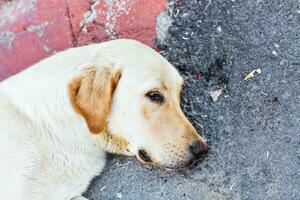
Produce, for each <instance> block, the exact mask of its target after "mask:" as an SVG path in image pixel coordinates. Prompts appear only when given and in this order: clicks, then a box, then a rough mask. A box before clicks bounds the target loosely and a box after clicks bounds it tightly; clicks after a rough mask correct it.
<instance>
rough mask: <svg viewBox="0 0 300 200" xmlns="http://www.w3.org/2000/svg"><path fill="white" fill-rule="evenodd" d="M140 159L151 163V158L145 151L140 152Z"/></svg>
mask: <svg viewBox="0 0 300 200" xmlns="http://www.w3.org/2000/svg"><path fill="white" fill-rule="evenodd" d="M139 157H140V158H141V159H142V160H143V161H145V162H151V158H150V156H149V155H148V154H147V152H146V151H145V150H139Z"/></svg>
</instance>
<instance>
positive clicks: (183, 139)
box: [0, 39, 208, 200]
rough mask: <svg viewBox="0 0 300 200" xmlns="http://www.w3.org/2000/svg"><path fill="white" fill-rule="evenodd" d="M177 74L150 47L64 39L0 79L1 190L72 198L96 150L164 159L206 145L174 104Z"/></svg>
mask: <svg viewBox="0 0 300 200" xmlns="http://www.w3.org/2000/svg"><path fill="white" fill-rule="evenodd" d="M182 85H183V79H182V78H181V77H180V75H179V73H178V72H177V71H176V70H175V68H174V67H173V66H172V65H171V64H170V63H169V62H167V61H166V60H165V59H164V58H163V57H162V56H160V55H159V54H158V53H156V52H155V51H153V50H152V49H151V48H149V47H147V46H145V45H143V44H141V43H139V42H136V41H133V40H126V39H122V40H114V41H110V42H104V43H101V44H93V45H88V46H83V47H78V48H71V49H68V50H66V51H63V52H61V53H57V54H56V55H53V56H50V57H49V58H46V59H44V60H42V61H41V62H39V63H37V64H35V65H33V66H31V67H30V68H28V69H26V70H25V71H23V72H21V73H19V74H17V75H15V76H13V77H11V78H9V79H7V80H5V81H3V82H1V83H0V163H1V164H0V199H3V200H70V199H73V200H79V199H85V198H84V197H82V196H81V194H82V193H83V192H84V191H85V190H86V188H87V186H88V184H89V182H90V181H91V179H92V178H93V177H94V176H95V175H97V174H99V172H101V170H102V169H103V167H104V164H105V152H111V153H117V154H124V155H128V156H136V157H137V159H138V160H139V161H140V162H142V163H144V164H150V165H154V166H159V167H164V168H178V167H184V166H187V165H188V163H190V161H192V160H194V159H195V158H197V157H198V156H199V155H201V154H203V153H205V152H206V151H207V148H208V147H207V144H206V142H205V140H204V139H203V138H202V137H200V136H199V134H198V133H197V132H196V130H195V128H194V127H193V126H192V125H191V123H190V122H189V121H188V119H187V118H186V117H185V115H184V114H183V112H182V110H181V108H180V92H181V89H182Z"/></svg>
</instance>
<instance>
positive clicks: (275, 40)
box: [86, 0, 300, 200]
mask: <svg viewBox="0 0 300 200" xmlns="http://www.w3.org/2000/svg"><path fill="white" fill-rule="evenodd" d="M200 2H201V3H197V1H192V0H189V1H188V0H183V1H170V2H169V8H168V15H169V16H170V19H171V20H172V22H171V23H169V24H171V26H169V27H168V33H167V34H166V35H165V36H164V38H163V39H160V38H159V39H158V42H157V45H156V48H157V49H158V50H160V53H161V54H162V55H164V56H165V57H166V58H167V59H168V60H169V61H170V62H171V63H172V64H174V66H176V67H177V68H178V70H179V71H180V72H181V74H182V75H184V78H185V81H186V85H185V93H184V96H183V103H182V106H183V108H184V111H185V112H186V114H187V115H188V117H189V118H190V120H191V121H192V122H193V124H194V125H195V126H196V127H197V129H198V130H199V131H200V132H202V133H203V134H204V136H205V137H206V138H207V140H208V143H209V145H210V151H209V154H208V156H207V157H206V158H205V159H204V160H203V161H202V162H200V163H199V164H198V165H197V166H196V167H195V168H193V169H191V170H187V171H185V172H165V171H160V170H157V169H147V168H145V167H143V166H141V165H140V164H139V163H138V162H137V161H136V160H135V159H132V158H124V157H114V158H110V160H109V163H108V164H107V166H106V170H105V171H104V173H103V174H102V175H100V176H99V177H98V178H96V179H95V180H94V181H93V184H92V185H91V187H90V189H89V191H88V192H87V193H86V196H87V197H89V198H90V199H95V200H96V199H109V200H110V199H116V200H117V199H124V200H125V199H126V200H132V199H145V200H147V199H149V200H159V199H160V200H161V199H170V200H171V199H172V200H173V199H174V200H177V199H178V200H179V199H180V200H181V199H193V200H206V199H207V200H208V199H211V200H219V199H243V200H244V199H245V200H246V199H247V200H299V199H300V112H299V111H300V61H299V58H300V2H299V1H297V0H290V1H277V0H276V1H267V0H256V1H250V0H240V1H239V0H236V1H234V0H232V1H230V0H226V1H224V0H211V1H200ZM256 69H260V70H261V73H260V74H258V73H255V74H254V77H253V78H251V79H247V80H244V79H245V77H246V76H247V75H248V74H249V73H250V72H251V71H253V70H256ZM219 89H222V94H221V96H220V97H219V99H218V100H217V101H216V102H213V101H212V98H211V96H210V95H209V92H211V91H216V90H219Z"/></svg>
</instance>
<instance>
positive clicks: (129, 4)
mask: <svg viewBox="0 0 300 200" xmlns="http://www.w3.org/2000/svg"><path fill="white" fill-rule="evenodd" d="M166 8H167V1H166V0H55V1H53V0H26V1H25V0H11V1H8V0H0V13H1V14H0V80H3V79H5V78H7V77H9V76H10V75H12V74H15V73H17V72H19V71H20V70H22V69H24V68H26V67H28V66H30V65H32V64H34V63H35V62H37V61H39V60H41V59H42V58H44V57H47V56H49V55H51V54H53V53H55V52H57V51H61V50H63V49H66V48H69V47H74V46H81V45H85V44H89V43H95V42H101V41H105V40H109V39H116V38H133V39H137V40H139V41H141V42H143V43H145V44H147V45H150V46H152V45H153V40H154V39H155V38H156V37H157V34H156V17H157V16H158V15H160V13H161V12H162V11H164V10H165V9H166Z"/></svg>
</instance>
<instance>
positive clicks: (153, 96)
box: [146, 91, 164, 104]
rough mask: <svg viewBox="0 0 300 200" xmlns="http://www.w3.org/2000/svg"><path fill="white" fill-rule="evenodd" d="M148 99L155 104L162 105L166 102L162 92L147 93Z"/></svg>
mask: <svg viewBox="0 0 300 200" xmlns="http://www.w3.org/2000/svg"><path fill="white" fill-rule="evenodd" d="M146 97H147V98H148V99H150V101H152V102H154V103H159V104H161V103H163V102H164V96H163V95H162V94H161V93H160V92H157V91H150V92H147V94H146Z"/></svg>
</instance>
